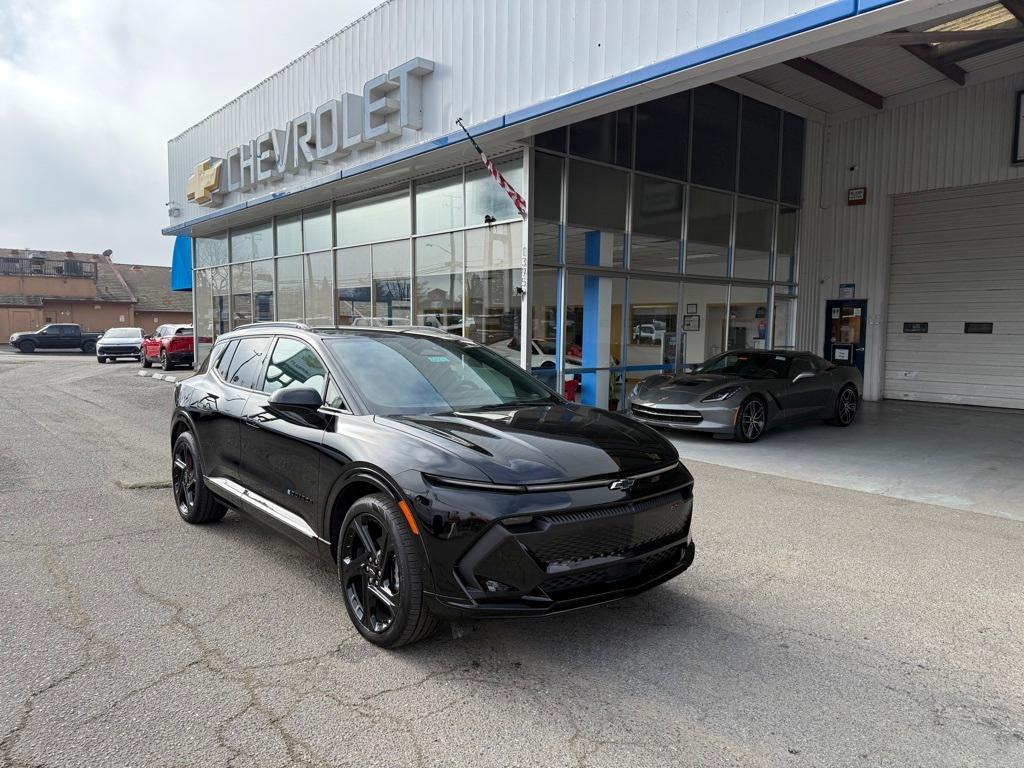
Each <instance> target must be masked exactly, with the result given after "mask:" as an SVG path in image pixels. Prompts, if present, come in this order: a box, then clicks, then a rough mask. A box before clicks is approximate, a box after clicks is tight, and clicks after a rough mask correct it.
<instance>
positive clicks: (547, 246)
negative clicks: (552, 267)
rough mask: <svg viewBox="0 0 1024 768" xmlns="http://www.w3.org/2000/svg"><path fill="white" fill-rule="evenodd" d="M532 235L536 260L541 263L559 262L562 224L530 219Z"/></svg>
mask: <svg viewBox="0 0 1024 768" xmlns="http://www.w3.org/2000/svg"><path fill="white" fill-rule="evenodd" d="M530 236H531V237H532V238H533V260H534V262H536V263H540V264H542V263H544V262H547V263H549V264H555V263H557V262H558V260H559V255H558V249H559V245H560V243H561V238H562V226H561V225H560V224H554V223H552V222H549V221H542V220H539V219H533V220H531V221H530Z"/></svg>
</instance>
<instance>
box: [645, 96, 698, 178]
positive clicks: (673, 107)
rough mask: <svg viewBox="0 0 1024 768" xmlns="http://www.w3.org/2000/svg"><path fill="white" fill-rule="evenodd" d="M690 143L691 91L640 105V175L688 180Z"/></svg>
mask: <svg viewBox="0 0 1024 768" xmlns="http://www.w3.org/2000/svg"><path fill="white" fill-rule="evenodd" d="M689 142H690V92H689V91H686V92H684V93H676V94H673V95H672V96H665V97H663V98H661V99H655V100H654V101H648V102H646V103H644V104H638V105H637V108H636V169H637V170H638V171H646V172H647V173H656V174H658V175H659V176H671V177H673V178H676V179H685V178H686V160H687V157H686V156H687V152H688V150H689V148H690V143H689Z"/></svg>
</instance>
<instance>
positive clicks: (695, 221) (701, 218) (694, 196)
mask: <svg viewBox="0 0 1024 768" xmlns="http://www.w3.org/2000/svg"><path fill="white" fill-rule="evenodd" d="M732 200H733V199H732V197H731V196H730V195H724V194H722V193H721V192H710V191H708V190H706V189H697V188H695V187H691V188H690V221H689V225H688V230H687V236H686V267H685V271H686V273H687V274H690V275H722V276H724V275H725V272H726V266H727V262H728V256H729V230H730V227H731V224H732Z"/></svg>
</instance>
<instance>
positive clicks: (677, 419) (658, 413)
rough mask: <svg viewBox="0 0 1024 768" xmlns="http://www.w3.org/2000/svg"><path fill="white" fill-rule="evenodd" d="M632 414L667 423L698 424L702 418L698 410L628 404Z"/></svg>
mask: <svg viewBox="0 0 1024 768" xmlns="http://www.w3.org/2000/svg"><path fill="white" fill-rule="evenodd" d="M630 411H631V412H632V413H633V415H634V416H637V417H639V418H641V419H650V420H651V421H664V422H666V423H669V424H700V422H701V421H702V420H703V419H704V417H703V416H702V415H701V413H700V411H693V410H687V411H670V410H666V409H663V408H648V407H647V406H644V405H636V404H635V403H634V404H633V405H632V406H630Z"/></svg>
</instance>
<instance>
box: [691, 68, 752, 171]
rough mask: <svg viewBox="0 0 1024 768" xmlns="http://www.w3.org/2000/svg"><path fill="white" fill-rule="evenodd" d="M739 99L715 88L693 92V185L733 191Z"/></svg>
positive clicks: (714, 86)
mask: <svg viewBox="0 0 1024 768" xmlns="http://www.w3.org/2000/svg"><path fill="white" fill-rule="evenodd" d="M739 103H740V98H739V96H738V95H737V94H735V93H733V92H732V91H728V90H726V89H725V88H720V87H719V86H717V85H707V86H704V87H703V88H698V89H697V90H696V91H694V93H693V170H692V171H691V174H690V177H691V179H692V180H693V182H694V183H695V184H705V185H707V186H709V187H718V188H719V189H735V188H736V133H737V121H738V119H739Z"/></svg>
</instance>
